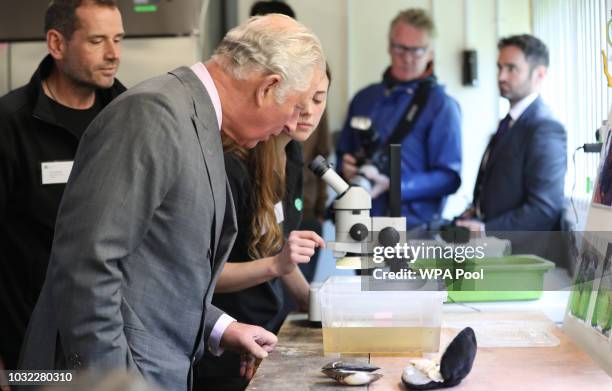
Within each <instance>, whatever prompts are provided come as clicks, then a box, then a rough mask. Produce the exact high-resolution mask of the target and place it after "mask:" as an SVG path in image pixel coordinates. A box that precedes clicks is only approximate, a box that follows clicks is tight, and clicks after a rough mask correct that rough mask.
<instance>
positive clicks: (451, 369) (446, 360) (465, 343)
mask: <svg viewBox="0 0 612 391" xmlns="http://www.w3.org/2000/svg"><path fill="white" fill-rule="evenodd" d="M477 348H478V345H477V343H476V335H475V334H474V330H472V328H471V327H466V328H465V329H463V330H461V332H460V333H459V334H457V336H456V337H455V338H454V339H453V340H452V341H451V343H450V344H449V345H448V347H447V348H446V350H445V351H444V354H443V355H442V359H441V360H440V373H441V375H442V378H443V379H444V382H442V383H439V382H436V381H431V382H429V383H426V384H413V383H411V382H410V380H411V379H409V378H407V377H406V378H405V376H404V373H402V383H404V385H405V386H406V388H408V389H410V390H415V391H418V390H434V389H437V388H443V387H444V388H446V387H454V386H456V385H457V384H459V383H461V381H462V380H463V379H465V377H466V376H467V375H468V374H469V373H470V371H471V370H472V365H474V360H475V359H476V351H477ZM415 369H416V368H415ZM416 370H417V371H418V369H416ZM419 372H420V371H419ZM421 374H422V375H423V376H426V375H425V374H423V373H422V372H421ZM421 379H422V378H420V377H418V376H415V377H414V378H413V381H414V380H421Z"/></svg>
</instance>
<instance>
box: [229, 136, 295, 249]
mask: <svg viewBox="0 0 612 391" xmlns="http://www.w3.org/2000/svg"><path fill="white" fill-rule="evenodd" d="M221 139H222V142H223V151H224V152H225V153H231V154H234V155H235V156H236V157H238V158H239V159H240V160H242V161H243V162H244V163H245V164H246V166H247V167H249V169H250V170H251V171H250V172H249V174H250V175H251V177H252V178H253V188H254V189H257V191H254V192H253V194H252V198H251V204H250V207H251V209H252V210H253V216H252V218H251V221H250V222H249V235H248V238H249V239H248V241H249V242H248V243H247V251H248V255H249V257H251V259H260V258H264V257H269V256H272V255H274V254H276V253H278V252H279V251H280V250H281V249H282V247H283V243H284V236H283V232H282V229H281V226H280V225H279V224H278V223H277V221H276V214H275V213H274V205H275V204H276V203H278V202H282V201H283V199H284V198H285V164H284V162H283V161H282V158H281V156H280V154H279V153H278V140H277V138H276V137H271V138H270V139H269V140H267V141H265V142H260V143H258V144H257V145H256V146H255V148H253V149H251V150H248V149H246V148H244V147H241V146H239V145H238V144H236V143H235V142H234V140H232V138H231V137H228V136H226V135H225V134H224V133H221ZM283 156H284V154H283Z"/></svg>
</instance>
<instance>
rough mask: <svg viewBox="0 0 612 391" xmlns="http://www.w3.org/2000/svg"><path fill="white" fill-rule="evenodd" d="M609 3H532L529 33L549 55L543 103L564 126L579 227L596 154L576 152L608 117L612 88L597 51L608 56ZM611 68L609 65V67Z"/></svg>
mask: <svg viewBox="0 0 612 391" xmlns="http://www.w3.org/2000/svg"><path fill="white" fill-rule="evenodd" d="M611 9H612V0H533V1H532V11H533V13H532V15H533V32H534V35H535V36H537V37H539V38H540V39H542V40H543V41H544V42H545V43H546V45H547V46H548V48H549V51H550V68H549V74H548V78H547V80H546V82H545V84H544V87H543V90H542V96H543V98H544V100H545V101H546V102H547V103H548V104H549V105H550V106H551V108H552V110H553V111H554V112H555V114H556V115H557V117H558V118H559V120H560V121H561V122H562V123H563V124H565V126H566V129H567V141H568V173H567V177H566V181H565V188H566V195H567V196H568V197H569V196H570V195H571V194H572V188H573V187H574V185H575V190H574V192H573V196H574V202H575V205H576V208H577V213H578V226H579V227H580V226H582V225H583V224H584V220H585V218H584V217H586V212H587V210H588V206H589V202H590V199H591V194H592V190H593V189H592V188H593V183H594V181H595V176H596V173H597V168H598V165H599V156H598V155H597V154H585V153H584V152H582V151H579V152H577V153H576V159H575V164H574V163H573V161H572V156H573V154H574V151H575V150H576V148H578V147H579V146H581V145H583V144H584V143H592V142H595V131H596V129H597V128H599V127H600V126H601V124H602V121H603V120H605V119H607V117H608V110H609V108H610V104H611V103H612V88H608V86H607V81H606V78H605V76H604V74H603V61H602V56H601V50H602V49H604V50H606V54H607V55H608V58H612V45H610V46H608V45H607V43H606V35H607V28H608V27H607V22H608V19H610V10H611ZM611 69H612V67H611Z"/></svg>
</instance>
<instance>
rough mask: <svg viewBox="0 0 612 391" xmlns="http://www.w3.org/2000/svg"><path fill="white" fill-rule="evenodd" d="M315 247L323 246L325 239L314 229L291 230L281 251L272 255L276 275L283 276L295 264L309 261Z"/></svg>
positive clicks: (290, 270)
mask: <svg viewBox="0 0 612 391" xmlns="http://www.w3.org/2000/svg"><path fill="white" fill-rule="evenodd" d="M317 247H321V248H323V247H325V241H324V240H323V238H321V237H320V236H319V235H317V234H316V233H315V232H314V231H292V232H291V233H290V234H289V238H287V241H286V242H285V245H284V246H283V249H282V250H281V252H280V253H278V254H277V255H276V256H275V257H274V265H275V270H276V275H278V276H284V275H285V274H289V273H291V272H292V271H293V269H295V266H296V265H297V264H299V263H307V262H309V261H310V257H312V256H313V255H314V253H315V248H317Z"/></svg>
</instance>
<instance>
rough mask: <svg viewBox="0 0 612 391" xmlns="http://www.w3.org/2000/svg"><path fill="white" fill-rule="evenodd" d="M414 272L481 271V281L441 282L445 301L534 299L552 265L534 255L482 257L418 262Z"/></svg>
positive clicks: (540, 292) (537, 295)
mask: <svg viewBox="0 0 612 391" xmlns="http://www.w3.org/2000/svg"><path fill="white" fill-rule="evenodd" d="M412 267H413V268H414V269H434V268H436V269H442V270H446V269H451V272H452V273H453V275H456V274H455V272H456V269H464V270H465V271H466V272H471V271H479V270H481V269H482V271H483V274H484V279H482V280H480V279H478V280H477V279H444V283H445V284H446V287H447V289H448V301H449V302H475V301H510V300H536V299H539V298H540V297H541V296H542V288H543V286H544V273H546V272H547V271H548V270H551V269H553V268H554V267H555V264H554V263H553V262H550V261H548V260H546V259H543V258H540V257H538V256H535V255H513V256H507V257H500V258H483V259H472V260H467V261H465V262H464V263H461V264H459V263H456V262H454V261H452V260H418V261H416V262H415V263H413V266H412Z"/></svg>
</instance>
